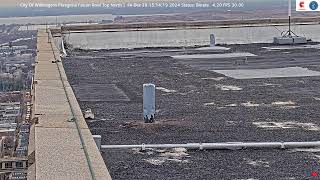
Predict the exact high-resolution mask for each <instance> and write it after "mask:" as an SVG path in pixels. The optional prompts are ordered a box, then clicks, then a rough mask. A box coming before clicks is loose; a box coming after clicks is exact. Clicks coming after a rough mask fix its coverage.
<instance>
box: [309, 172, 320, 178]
mask: <svg viewBox="0 0 320 180" xmlns="http://www.w3.org/2000/svg"><path fill="white" fill-rule="evenodd" d="M318 175H319V173H318V172H317V171H312V173H311V176H312V177H318Z"/></svg>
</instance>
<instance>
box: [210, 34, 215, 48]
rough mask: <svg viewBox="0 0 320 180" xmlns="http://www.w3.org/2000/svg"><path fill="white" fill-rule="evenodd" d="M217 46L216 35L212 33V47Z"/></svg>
mask: <svg viewBox="0 0 320 180" xmlns="http://www.w3.org/2000/svg"><path fill="white" fill-rule="evenodd" d="M214 46H216V37H215V36H214V34H210V47H214Z"/></svg>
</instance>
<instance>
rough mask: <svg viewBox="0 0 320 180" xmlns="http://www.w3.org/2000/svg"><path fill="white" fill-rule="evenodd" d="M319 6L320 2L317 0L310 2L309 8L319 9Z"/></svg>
mask: <svg viewBox="0 0 320 180" xmlns="http://www.w3.org/2000/svg"><path fill="white" fill-rule="evenodd" d="M318 7H319V4H318V2H317V1H311V2H310V4H309V8H310V9H311V10H313V11H315V10H317V9H318Z"/></svg>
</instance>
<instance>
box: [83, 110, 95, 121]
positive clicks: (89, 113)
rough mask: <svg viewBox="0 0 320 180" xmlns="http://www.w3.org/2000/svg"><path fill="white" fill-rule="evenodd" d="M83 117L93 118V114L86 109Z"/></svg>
mask: <svg viewBox="0 0 320 180" xmlns="http://www.w3.org/2000/svg"><path fill="white" fill-rule="evenodd" d="M84 118H85V119H94V114H93V113H92V111H91V109H89V108H88V109H86V111H85V112H84Z"/></svg>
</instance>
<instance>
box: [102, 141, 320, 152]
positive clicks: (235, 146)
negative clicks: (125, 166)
mask: <svg viewBox="0 0 320 180" xmlns="http://www.w3.org/2000/svg"><path fill="white" fill-rule="evenodd" d="M313 147H320V141H313V142H226V143H187V144H141V145H101V149H132V148H141V149H146V148H186V149H200V150H240V149H248V148H252V149H265V148H274V149H290V148H313Z"/></svg>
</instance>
